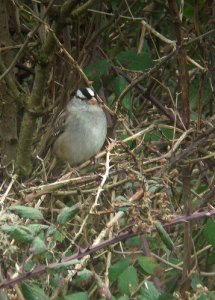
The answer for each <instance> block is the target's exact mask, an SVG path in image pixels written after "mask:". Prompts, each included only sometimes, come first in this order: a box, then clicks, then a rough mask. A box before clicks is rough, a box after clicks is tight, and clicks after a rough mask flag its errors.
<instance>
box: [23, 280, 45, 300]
mask: <svg viewBox="0 0 215 300" xmlns="http://www.w3.org/2000/svg"><path fill="white" fill-rule="evenodd" d="M22 293H23V295H24V297H25V299H28V300H41V299H43V300H50V298H49V297H48V296H47V295H46V294H45V292H44V291H43V290H42V289H41V288H40V287H38V286H37V285H35V284H26V283H23V284H22Z"/></svg>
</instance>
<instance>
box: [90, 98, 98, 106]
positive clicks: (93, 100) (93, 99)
mask: <svg viewBox="0 0 215 300" xmlns="http://www.w3.org/2000/svg"><path fill="white" fill-rule="evenodd" d="M88 103H89V104H91V105H95V104H96V103H97V100H96V98H95V97H92V98H91V99H90V100H89V101H88Z"/></svg>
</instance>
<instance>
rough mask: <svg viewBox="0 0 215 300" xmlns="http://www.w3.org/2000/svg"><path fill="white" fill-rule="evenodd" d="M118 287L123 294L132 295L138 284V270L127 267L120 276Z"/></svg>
mask: <svg viewBox="0 0 215 300" xmlns="http://www.w3.org/2000/svg"><path fill="white" fill-rule="evenodd" d="M117 284H118V289H119V291H120V292H121V293H122V294H126V295H130V294H131V293H132V292H133V291H134V290H135V289H136V288H137V286H138V277H137V270H136V269H135V268H134V267H133V266H129V267H127V268H126V269H125V270H124V271H123V272H122V273H121V274H120V275H119V278H118V283H117Z"/></svg>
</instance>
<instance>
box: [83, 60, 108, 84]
mask: <svg viewBox="0 0 215 300" xmlns="http://www.w3.org/2000/svg"><path fill="white" fill-rule="evenodd" d="M108 70H109V62H108V61H107V60H104V59H101V60H98V61H97V62H96V63H95V64H93V65H89V66H88V67H86V68H85V73H86V75H87V77H88V78H89V79H90V80H97V79H100V78H101V77H102V76H104V75H107V74H108Z"/></svg>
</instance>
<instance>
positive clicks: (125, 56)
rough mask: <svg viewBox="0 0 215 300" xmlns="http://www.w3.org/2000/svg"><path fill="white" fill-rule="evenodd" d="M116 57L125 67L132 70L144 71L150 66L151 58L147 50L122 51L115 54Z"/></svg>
mask: <svg viewBox="0 0 215 300" xmlns="http://www.w3.org/2000/svg"><path fill="white" fill-rule="evenodd" d="M116 59H117V60H118V61H119V63H120V64H122V65H123V66H124V67H125V68H126V69H129V70H133V71H144V70H146V69H148V68H150V67H152V58H151V54H150V52H149V51H145V52H142V53H140V54H137V53H135V52H134V51H131V50H128V51H123V52H120V53H119V54H118V55H117V56H116Z"/></svg>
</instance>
